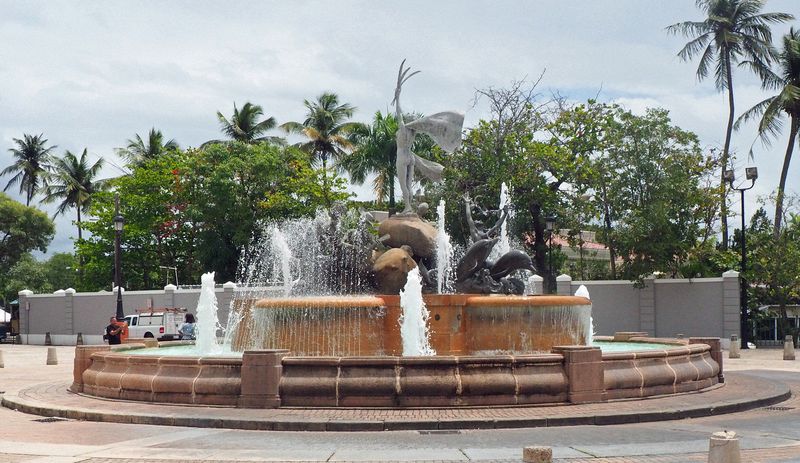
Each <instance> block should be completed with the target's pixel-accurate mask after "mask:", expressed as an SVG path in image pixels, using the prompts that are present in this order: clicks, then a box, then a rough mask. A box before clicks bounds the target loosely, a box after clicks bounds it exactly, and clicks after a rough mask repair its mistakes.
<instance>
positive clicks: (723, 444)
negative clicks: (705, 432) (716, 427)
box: [708, 431, 742, 463]
mask: <svg viewBox="0 0 800 463" xmlns="http://www.w3.org/2000/svg"><path fill="white" fill-rule="evenodd" d="M741 461H742V455H741V452H739V438H738V437H736V433H735V432H733V431H722V432H715V433H714V434H712V435H711V439H710V440H709V441H708V463H741Z"/></svg>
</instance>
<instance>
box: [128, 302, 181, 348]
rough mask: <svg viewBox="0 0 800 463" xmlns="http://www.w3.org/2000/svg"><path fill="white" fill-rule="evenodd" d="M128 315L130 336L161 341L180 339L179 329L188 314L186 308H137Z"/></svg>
mask: <svg viewBox="0 0 800 463" xmlns="http://www.w3.org/2000/svg"><path fill="white" fill-rule="evenodd" d="M136 312H138V313H136V314H132V315H127V316H126V317H125V322H126V323H128V338H156V339H158V340H159V341H171V340H173V339H178V330H179V329H180V327H181V325H182V324H183V320H184V317H185V314H186V309H184V308H171V307H165V308H152V309H137V310H136Z"/></svg>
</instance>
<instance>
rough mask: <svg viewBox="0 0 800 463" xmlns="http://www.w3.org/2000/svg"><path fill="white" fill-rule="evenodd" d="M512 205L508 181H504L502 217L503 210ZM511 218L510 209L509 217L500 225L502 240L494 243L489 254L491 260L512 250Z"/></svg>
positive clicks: (501, 189)
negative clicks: (510, 238)
mask: <svg viewBox="0 0 800 463" xmlns="http://www.w3.org/2000/svg"><path fill="white" fill-rule="evenodd" d="M510 207H511V200H510V198H509V196H508V187H507V186H506V182H503V183H502V185H500V217H502V216H503V210H504V209H506V208H509V209H510ZM509 219H511V211H510V210H509V213H508V217H506V220H504V221H503V223H502V224H501V225H500V236H499V238H500V240H499V241H498V242H497V244H495V245H494V248H493V249H492V253H491V254H490V255H489V260H492V261H496V260H497V259H499V258H500V257H502V256H503V255H504V254H505V253H507V252H508V251H510V250H511V242H510V240H509V238H508V221H509Z"/></svg>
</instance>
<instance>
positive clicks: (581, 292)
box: [575, 285, 594, 346]
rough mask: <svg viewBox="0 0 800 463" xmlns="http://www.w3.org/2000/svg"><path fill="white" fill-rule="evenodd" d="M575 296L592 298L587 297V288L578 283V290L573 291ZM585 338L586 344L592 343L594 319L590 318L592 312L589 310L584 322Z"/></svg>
mask: <svg viewBox="0 0 800 463" xmlns="http://www.w3.org/2000/svg"><path fill="white" fill-rule="evenodd" d="M575 295H576V296H580V297H585V298H586V299H589V300H591V299H592V298H591V297H589V289H588V288H586V286H584V285H580V286H579V287H578V290H577V291H575ZM584 336H585V338H586V345H587V346H591V345H592V338H593V337H594V320H592V314H591V312H589V323H588V324H586V333H584Z"/></svg>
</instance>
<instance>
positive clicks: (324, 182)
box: [321, 151, 331, 209]
mask: <svg viewBox="0 0 800 463" xmlns="http://www.w3.org/2000/svg"><path fill="white" fill-rule="evenodd" d="M321 157H322V196H323V199H324V201H325V207H326V208H327V209H330V208H331V198H330V195H328V155H327V154H326V153H325V152H324V151H323V152H322V153H321Z"/></svg>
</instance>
